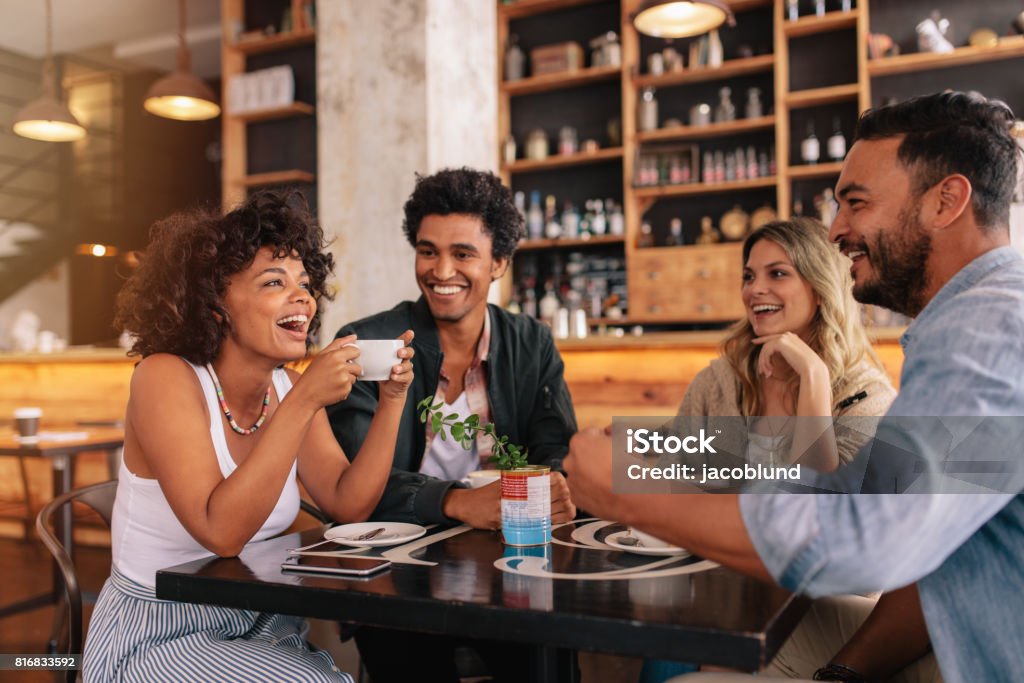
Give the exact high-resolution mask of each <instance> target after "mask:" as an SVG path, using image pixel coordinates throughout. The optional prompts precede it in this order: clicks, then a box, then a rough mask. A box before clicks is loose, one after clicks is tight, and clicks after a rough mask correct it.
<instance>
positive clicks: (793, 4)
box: [786, 0, 800, 21]
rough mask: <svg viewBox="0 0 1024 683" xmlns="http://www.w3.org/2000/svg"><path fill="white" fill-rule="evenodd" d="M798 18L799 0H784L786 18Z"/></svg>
mask: <svg viewBox="0 0 1024 683" xmlns="http://www.w3.org/2000/svg"><path fill="white" fill-rule="evenodd" d="M799 18H800V0H786V19H788V20H789V21H796V20H797V19H799Z"/></svg>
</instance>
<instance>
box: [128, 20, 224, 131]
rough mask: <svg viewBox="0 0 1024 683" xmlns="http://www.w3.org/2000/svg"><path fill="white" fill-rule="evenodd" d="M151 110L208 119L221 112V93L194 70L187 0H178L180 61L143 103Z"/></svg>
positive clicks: (169, 115) (173, 116)
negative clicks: (187, 42)
mask: <svg viewBox="0 0 1024 683" xmlns="http://www.w3.org/2000/svg"><path fill="white" fill-rule="evenodd" d="M142 106H143V107H145V108H146V111H148V112H149V113H150V114H156V115H157V116H162V117H164V118H167V119H175V120H178V121H205V120H206V119H212V118H214V117H215V116H217V115H219V114H220V105H218V104H217V96H216V95H214V94H213V90H211V89H210V86H208V85H206V83H204V82H203V81H202V80H201V79H200V78H199V77H197V76H195V75H194V74H193V73H192V56H191V55H190V54H189V51H188V46H186V45H185V0H178V64H177V67H176V68H175V70H174V73H171V74H169V75H167V76H164V77H163V78H161V79H160V80H159V81H157V82H156V83H154V84H153V85H152V86H151V87H150V88H149V92H148V93H146V100H145V102H143V103H142Z"/></svg>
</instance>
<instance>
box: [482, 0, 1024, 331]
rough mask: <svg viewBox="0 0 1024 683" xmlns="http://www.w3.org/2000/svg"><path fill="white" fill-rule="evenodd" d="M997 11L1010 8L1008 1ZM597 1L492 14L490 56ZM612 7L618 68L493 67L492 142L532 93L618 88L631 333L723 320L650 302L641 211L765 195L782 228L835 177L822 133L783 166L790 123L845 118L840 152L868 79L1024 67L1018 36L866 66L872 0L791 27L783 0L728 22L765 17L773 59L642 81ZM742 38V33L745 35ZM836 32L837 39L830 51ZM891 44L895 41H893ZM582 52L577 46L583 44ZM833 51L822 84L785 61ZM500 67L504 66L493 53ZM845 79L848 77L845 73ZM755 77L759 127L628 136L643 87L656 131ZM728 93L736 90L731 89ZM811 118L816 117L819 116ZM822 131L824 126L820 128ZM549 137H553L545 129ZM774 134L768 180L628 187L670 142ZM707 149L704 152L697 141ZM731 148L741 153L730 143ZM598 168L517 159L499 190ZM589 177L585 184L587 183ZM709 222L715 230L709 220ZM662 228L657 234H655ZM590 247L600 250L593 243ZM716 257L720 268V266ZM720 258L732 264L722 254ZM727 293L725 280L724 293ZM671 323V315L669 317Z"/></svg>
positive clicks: (623, 19) (522, 1) (636, 51)
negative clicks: (506, 74) (639, 167)
mask: <svg viewBox="0 0 1024 683" xmlns="http://www.w3.org/2000/svg"><path fill="white" fill-rule="evenodd" d="M914 1H915V2H916V3H917V5H916V6H919V7H920V8H921V10H922V11H921V15H922V16H925V15H927V12H928V10H931V9H932V5H929V4H928V3H926V2H924V0H914ZM1000 1H1001V2H1009V0H1000ZM951 2H952V0H942V2H941V3H939V4H940V9H942V8H941V4H942V3H951ZM606 3H614V0H519V1H518V2H514V3H512V4H507V5H506V4H499V5H498V37H499V50H501V51H503V48H504V45H505V41H506V39H507V37H508V33H509V22H511V21H517V20H519V19H523V18H530V19H531V21H534V22H536V17H540V16H542V15H545V14H548V13H551V14H552V20H553V21H555V20H557V21H567V20H566V16H567V14H568V13H570V12H571V11H573V10H574V9H581V12H587V13H593V12H594V11H595V10H591V9H584V8H586V7H587V6H590V5H597V4H606ZM617 4H618V8H619V19H620V24H619V27H618V28H617V30H618V32H619V35H620V36H621V45H622V66H621V67H612V68H607V69H604V70H596V71H595V70H591V69H584V70H581V71H578V72H576V73H575V74H566V75H557V76H553V77H552V76H545V77H541V78H539V79H524V80H522V81H518V82H514V83H504V82H503V81H502V80H501V78H502V74H501V64H500V63H499V65H498V73H497V83H498V87H499V135H500V138H499V139H503V138H504V136H505V135H506V134H507V133H508V131H509V130H511V127H510V116H511V114H510V101H511V98H514V97H518V96H520V95H529V94H534V93H540V92H553V91H555V90H568V89H570V88H578V87H580V86H586V85H589V84H592V83H601V82H605V83H607V82H611V81H613V80H614V79H616V78H620V85H621V102H620V104H621V131H622V140H623V144H622V147H621V148H616V150H615V152H614V153H613V154H614V158H615V159H619V158H621V169H622V198H623V208H624V213H625V221H626V233H625V236H624V238H622V239H621V240H620V241H621V242H622V243H623V248H624V254H625V258H626V264H627V270H626V277H627V283H628V286H629V300H630V306H631V308H630V310H629V311H628V313H627V319H628V320H629V321H630V322H631V323H633V322H637V323H642V322H657V323H659V324H662V323H696V322H708V321H710V320H711V318H710V317H709V316H711V315H717V313H714V314H710V313H706V312H705V310H704V308H706V306H712V308H713V309H714V310H716V311H720V310H721V309H720V308H716V307H717V306H718V304H719V303H720V302H718V301H712V300H711V299H707V300H706V301H704V302H703V303H701V302H700V301H698V300H696V299H692V298H691V300H689V302H688V303H687V304H686V306H682V305H681V306H680V307H679V308H674V307H673V304H672V302H671V301H670V300H668V299H664V300H663V299H661V298H659V296H660V295H659V293H658V292H657V291H654V290H653V289H652V287H653V285H655V284H657V283H654V282H648V281H646V277H645V275H644V270H643V269H644V268H645V267H646V266H645V265H644V264H645V263H646V261H647V260H648V259H649V258H650V254H651V253H652V252H657V251H659V248H656V249H653V250H652V249H639V248H637V247H636V238H637V235H638V234H639V230H640V224H641V222H642V221H643V220H644V219H645V215H646V214H648V213H649V212H650V215H651V216H653V217H654V218H653V219H652V220H657V221H667V218H664V216H665V214H666V213H668V214H670V213H671V212H672V211H674V210H675V206H677V205H678V206H680V207H683V208H680V211H681V212H682V211H684V210H685V207H687V206H690V205H697V204H699V205H700V206H702V207H703V206H705V205H708V206H718V205H719V203H720V202H723V201H725V200H726V199H728V198H729V197H728V195H729V194H731V193H739V195H738V196H737V198H738V199H740V200H743V201H746V200H745V199H744V198H745V197H748V196H749V197H750V200H749V202H748V203H751V204H754V203H760V202H761V199H760V198H759V197H758V195H757V193H762V194H763V193H764V192H765V191H771V190H772V189H773V188H774V197H775V207H776V210H777V212H778V215H779V216H780V217H781V218H788V217H789V216H790V214H791V209H792V205H793V199H794V198H795V197H794V196H793V195H794V186H795V185H796V186H798V187H797V191H798V192H807V191H808V190H809V188H810V187H813V183H809V182H808V181H816V180H821V181H822V185H823V186H824V185H826V184H830V183H831V182H834V179H835V178H836V177H837V176H838V175H839V174H840V172H841V171H842V164H841V163H836V162H832V161H829V160H827V156H826V138H827V134H826V135H821V133H819V135H820V145H821V154H822V158H821V161H820V162H819V163H818V164H815V165H803V164H799V163H791V159H790V156H791V155H792V154H794V153H795V151H796V150H797V149H798V148H799V145H798V144H796V143H797V142H798V141H799V140H800V139H801V138H802V137H803V136H802V133H803V131H802V129H801V130H800V131H798V130H796V128H795V127H794V126H796V125H797V121H802V120H807V119H814V118H815V117H822V118H825V119H826V121H827V118H828V116H829V114H830V110H834V111H835V112H836V114H840V113H841V114H842V116H841V117H840V118H841V121H842V125H843V126H844V128H843V132H844V133H845V135H846V139H847V144H848V145H849V142H850V138H851V136H852V132H853V131H852V121H853V120H855V115H856V114H858V113H859V112H861V111H864V110H865V109H867V108H868V107H869V106H871V105H872V99H871V86H872V80H873V79H876V78H884V77H888V76H895V75H900V74H910V73H916V72H930V71H935V70H941V69H947V68H952V67H959V66H965V65H978V64H984V63H988V62H996V61H1000V60H1013V59H1019V60H1022V61H1021V64H1022V66H1024V37H1003V38H1000V41H999V44H998V45H996V46H994V47H988V48H981V47H978V48H976V47H959V48H957V49H956V50H954V51H953V52H951V53H947V54H907V55H901V56H898V57H891V58H884V59H878V60H873V61H869V60H868V55H867V38H868V34H869V32H870V30H871V5H872V2H871V0H855V4H856V7H854V8H853V9H852V10H851V11H849V12H841V11H833V12H827V13H826V14H825V15H824V16H822V17H817V16H804V17H800V18H799V19H798V20H797V21H794V22H790V21H788V20H787V19H786V0H732V1H731V2H730V3H729V4H730V6H731V8H732V10H733V12H734V13H736V14H737V22H738V23H742V22H743V21H744V20H745V17H743V16H742V13H744V12H747V11H751V10H759V9H764V8H770V10H771V21H770V25H765V27H764V29H763V31H764V34H765V35H766V36H767V38H768V40H767V41H766V42H767V43H768V44H767V45H765V44H763V43H762V44H760V45H758V49H759V50H761V51H764V52H768V51H769V50H770V53H769V54H760V55H757V56H755V57H749V58H732V57H733V55H731V54H730V53H728V52H727V54H726V56H727V57H728V59H726V61H725V62H724V63H723V65H722V66H721V67H719V68H717V69H710V68H703V69H684V70H682V71H676V72H670V73H666V74H661V75H657V76H654V75H650V74H647V73H644V72H645V71H646V60H645V57H646V54H647V52H649V51H650V50H651V49H652V47H651V40H652V39H648V38H643V39H641V37H640V36H639V35H638V34H637V32H636V30H635V29H634V28H633V26H632V14H633V13H634V12H635V11H636V9H637V8H638V6H639V4H640V0H618V3H617ZM568 21H571V20H568ZM887 21H889V22H892V21H894V19H891V18H890V19H887ZM524 25H525V22H524ZM744 28H745V29H747V28H748V27H744ZM725 30H728V29H723V31H725ZM760 30H761V29H760V28H755V29H754V31H755V32H756V31H760ZM875 30H881V31H886V30H887V25H883V26H882V27H881V28H876V29H875ZM833 34H835V40H834V41H833ZM909 34H910V37H912V35H913V27H912V26H911V27H910V29H909ZM893 35H894V37H897V36H896V34H895V33H894V34H893ZM818 36H821V37H818ZM905 38H906V36H901V37H899V38H898V39H899V40H904V39H905ZM552 42H554V41H552ZM579 42H581V44H583V41H582V40H580V41H579ZM832 42H834V43H835V44H836V45H839V44H842V45H844V46H848V47H844V48H843V49H844V50H854V51H855V52H854V54H852V55H851V54H844V55H843V57H844V59H845V62H844V64H846V65H848V66H847V67H845V68H844V70H843V71H842V72H836V73H835V74H831V75H829V74H822V73H821V70H820V69H819V70H817V71H814V70H813V67H814V66H815V64H816V62H811V61H808V62H801V63H799V64H797V63H793V62H792V59H793V56H794V55H799V56H800V59H805V57H804V55H806V54H807V53H808V52H810V53H814V52H815V50H819V51H820V50H821V49H827V46H828V44H830V43H832ZM816 43H818V44H821V43H824V44H825V45H826V48H821V46H820V45H817V46H816ZM726 44H727V46H728V45H729V42H728V41H726ZM583 47H584V48H586V45H585V44H583ZM654 49H660V48H654ZM680 51H682V52H685V51H686V50H684V49H683V48H680ZM819 54H820V52H819ZM498 61H499V62H501V61H502V60H501V59H500V55H499V60H498ZM847 69H848V70H849V71H850V72H851V73H847ZM794 73H800V74H801V75H802V77H801V78H795V79H792V82H793V84H795V85H796V86H797V87H798V88H800V89H797V90H793V89H791V86H790V83H791V75H792V74H794ZM761 77H767V78H770V79H771V80H772V83H773V86H774V87H773V88H772V89H771V90H774V97H773V98H772V97H770V94H771V90H767V91H765V92H766V93H768V95H769V97H767V98H766V99H765V101H764V111H765V113H766V115H765V116H763V117H760V118H757V119H753V120H748V119H739V120H736V121H731V122H728V123H718V124H710V125H707V126H702V127H694V126H689V125H684V126H678V127H673V128H659V129H657V130H653V131H644V132H640V131H638V130H637V114H636V107H637V101H638V99H639V94H640V91H641V90H642V89H643V88H645V87H654V88H656V89H658V91H659V92H658V94H657V95H656V97H658V99H659V103H660V104H661V105H662V106H661V107H660V109H661V111H660V112H659V114H660V119H661V120H662V121H663V120H665V119H666V118H670V117H679V118H683V120H684V121H685V120H686V119H685V116H680V114H684V115H685V113H686V107H687V106H689V105H690V104H692V103H693V100H694V99H696V98H699V97H704V98H705V99H704V101H707V99H706V97H707V96H704V95H694V96H692V97H691V98H690V99H689V100H688V99H687V97H688V94H687V93H688V92H689V90H687V87H688V86H691V85H696V86H697V88H694V91H695V92H704V91H707V90H708V87H709V86H708V85H707V84H709V83H711V82H722V84H723V85H731V83H730V81H733V80H735V79H741V78H742V79H751V78H753V79H757V78H761ZM828 78H831V79H832V80H831V82H830V81H829V80H827V79H828ZM677 87H678V88H679V90H677V91H671V90H670V91H669V92H671V93H672V94H671V95H664V99H663V93H662V91H663V90H664V89H672V88H677ZM701 88H703V90H701ZM584 92H585V91H584V90H579V91H578V94H577V92H576V91H572V92H570V93H567V94H566V95H565V97H567V98H575V97H580V98H582V99H583V101H586V97H588V96H587V95H585V94H584ZM735 92H736V90H735V89H734V93H735ZM896 94H900V93H896ZM907 94H909V93H907ZM986 94H988V93H986ZM734 97H735V95H734ZM673 98H675V99H673ZM569 101H570V102H573V104H576V102H575V101H574V100H571V99H570V100H569ZM697 101H698V102H699V101H700V100H699V99H698V100H697ZM734 101H735V100H734ZM669 102H680V103H685V104H684V105H683V106H682V111H680V110H679V109H678V108H677V109H671V108H670V105H667V103H669ZM526 104H527V103H524V102H517V103H516V106H517V111H519V109H518V107H520V106H526ZM736 104H737V108H738V109H742V104H741V103H740V102H736ZM677 106H678V105H677ZM819 108H820V109H821V111H820V112H819V111H816V110H817V109H819ZM566 123H567V124H570V125H573V122H572V121H566ZM555 130H557V128H556V129H555ZM820 130H822V128H820V127H819V131H820ZM519 132H522V131H519ZM548 132H549V134H550V133H551V132H552V131H548ZM772 133H774V134H773V135H772V137H773V138H774V147H775V151H776V172H775V174H774V175H773V176H770V177H763V178H756V179H752V180H737V181H727V182H721V183H713V184H705V183H691V184H685V185H683V184H681V185H657V186H643V187H637V186H634V185H633V179H634V173H635V166H636V164H637V162H638V160H639V157H640V154H639V152H640V151H641V149H643V152H644V153H645V154H646V153H648V152H650V153H658V152H659V151H663V152H664V153H671V151H670V149H671V148H670V147H669V145H668V143H674V142H678V143H681V145H682V144H684V143H690V142H694V143H698V142H699V144H700V145H701V150H705V149H707V148H710V149H716V145H718V146H722V145H727V144H729V143H731V140H729V138H732V137H734V136H735V137H737V138H738V137H739V136H743V135H754V134H758V135H762V136H767V135H771V134H772ZM704 140H708V141H709V142H708V143H704V142H702V141H704ZM517 142H519V143H520V145H522V144H523V143H524V142H525V141H524V140H522V139H519V138H517ZM663 143H664V144H663ZM737 144H746V143H745V142H741V141H739V140H737ZM658 145H661V147H660V148H659V147H658ZM645 146H647V147H645ZM759 146H760V145H759ZM607 152H608V151H607V150H601V153H602V154H603V153H607ZM603 160H604V159H603V158H601V159H598V158H593V159H589V158H585V157H584V156H581V155H572V156H571V157H567V158H565V159H560V158H558V157H552V158H549V159H548V160H546V161H543V162H527V161H525V160H519V161H516V162H515V163H513V164H507V165H503V166H502V173H503V177H504V179H505V180H506V182H510V179H511V178H514V177H516V176H517V175H518V174H520V173H527V172H534V171H543V170H548V169H551V170H556V171H558V172H559V173H565V174H566V176H565V177H566V180H565V181H564V182H565V183H566V184H567V185H571V184H572V182H578V181H577V180H576V178H577V176H575V175H572V176H571V175H570V174H576V173H587V174H590V173H594V172H595V171H593V170H592V169H591V168H590V167H589V166H588V164H590V163H591V162H592V161H593V162H595V163H596V162H598V161H603ZM794 161H795V160H794ZM563 169H564V170H563ZM609 171H610V169H609ZM587 177H588V178H589V176H587ZM523 189H527V188H523ZM751 193H753V194H751ZM609 196H610V195H609ZM679 198H682V199H683V200H684V201H677V202H676V204H671V205H669V206H667V207H663V206H662V205H661V203H662V202H672V201H673V200H676V199H679ZM798 198H800V199H801V200H802V201H803V204H804V206H808V201H807V200H808V197H806V196H800V197H798ZM743 208H744V209H745V210H747V211H748V212H749V211H751V210H752V209H754V208H756V206H754V205H750V206H748V205H747V204H744V205H743ZM704 210H705V209H703V208H701V209H700V211H704ZM713 218H714V220H715V223H716V224H717V217H713ZM659 225H660V223H659ZM684 225H685V226H686V227H687V228H688V229H689V230H692V229H693V227H692V222H691V220H690V218H684ZM661 227H665V226H663V225H661ZM655 232H656V233H659V230H658V229H657V228H656V230H655ZM691 237H692V235H691V233H687V239H688V240H689V239H690V238H691ZM602 239H604V238H602ZM659 243H660V241H659ZM585 244H587V243H584V245H581V246H585ZM589 244H601V243H600V242H595V241H591V242H589ZM568 246H573V243H572V242H569V241H565V240H557V241H555V242H551V243H548V242H546V241H534V242H532V243H530V244H529V245H528V246H527V245H524V246H522V247H521V249H524V250H527V251H534V252H538V251H539V252H543V250H545V249H555V248H562V247H568ZM733 246H735V245H733ZM720 251H721V250H719V251H717V252H716V251H715V250H713V249H712V250H708V249H706V248H703V247H702V248H692V249H690V248H689V247H683V248H680V249H672V250H671V251H670V252H665V254H666V255H667V256H665V258H669V257H671V259H674V260H673V261H672V263H673V264H675V265H676V266H677V267H678V268H680V269H682V270H684V271H685V270H686V269H687V268H692V267H693V264H694V263H695V262H697V260H698V259H700V258H704V256H703V255H704V254H710V253H720ZM726 251H728V250H726ZM730 253H732V252H730ZM719 258H722V259H726V257H724V256H720V257H719ZM728 258H733V257H732V256H729V257H728ZM726 260H727V259H726ZM723 262H724V261H723ZM714 282H716V281H711V282H710V284H713V283H714ZM725 282H726V280H725V279H722V283H723V284H722V286H723V287H724V286H725V284H724V283H725ZM691 284H692V283H691ZM697 284H699V286H700V287H703V288H706V287H708V286H709V282H703V283H697ZM733 284H734V283H731V282H730V284H729V286H732V285H733ZM662 285H664V283H662ZM688 287H690V284H686V285H682V284H679V285H678V286H675V289H674V293H675V294H676V296H677V297H678V298H680V299H682V298H685V297H686V296H688V295H687V294H685V292H687V288H688ZM709 295H710V293H709ZM694 296H696V295H694ZM702 306H703V307H704V308H702ZM655 309H657V313H655V312H654V311H655ZM680 312H681V313H680ZM676 313H679V314H678V315H676ZM619 324H621V322H620V323H619Z"/></svg>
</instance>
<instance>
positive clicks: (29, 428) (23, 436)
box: [14, 408, 43, 441]
mask: <svg viewBox="0 0 1024 683" xmlns="http://www.w3.org/2000/svg"><path fill="white" fill-rule="evenodd" d="M42 417H43V409H42V408H15V409H14V425H15V427H16V428H17V429H18V437H19V439H20V440H21V441H32V440H36V439H38V438H39V420H40V418H42Z"/></svg>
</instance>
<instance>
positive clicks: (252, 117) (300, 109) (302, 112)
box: [228, 102, 316, 123]
mask: <svg viewBox="0 0 1024 683" xmlns="http://www.w3.org/2000/svg"><path fill="white" fill-rule="evenodd" d="M315 113H316V107H314V106H313V105H312V104H306V103H305V102H292V103H291V104H289V105H287V106H285V107H274V108H273V109H260V110H258V111H246V112H242V113H240V114H228V116H229V117H231V118H233V119H237V120H239V121H244V122H246V123H257V122H259V121H276V120H278V119H287V118H290V117H292V116H312V115H313V114H315Z"/></svg>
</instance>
